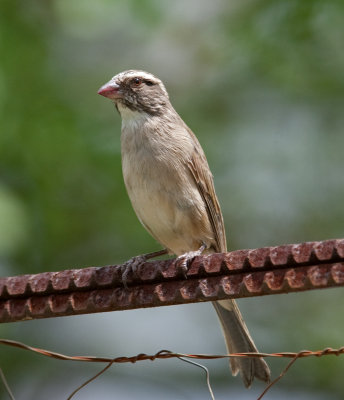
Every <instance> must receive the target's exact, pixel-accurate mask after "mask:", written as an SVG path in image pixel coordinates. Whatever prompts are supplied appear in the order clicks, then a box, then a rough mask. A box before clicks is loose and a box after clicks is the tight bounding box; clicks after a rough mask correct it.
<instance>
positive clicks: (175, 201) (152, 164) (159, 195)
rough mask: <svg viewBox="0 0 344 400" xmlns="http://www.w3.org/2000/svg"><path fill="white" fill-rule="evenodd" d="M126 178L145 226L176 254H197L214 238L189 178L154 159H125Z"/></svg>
mask: <svg viewBox="0 0 344 400" xmlns="http://www.w3.org/2000/svg"><path fill="white" fill-rule="evenodd" d="M122 166H123V176H124V181H125V184H126V187H127V191H128V195H129V198H130V200H131V203H132V205H133V208H134V210H135V212H136V214H137V216H138V218H139V219H140V221H141V223H142V224H143V226H144V227H145V228H146V229H147V230H148V231H149V232H150V233H151V235H152V236H153V237H154V238H155V239H156V240H157V241H158V242H160V243H161V244H162V245H163V246H164V247H166V248H167V249H168V250H169V251H170V252H171V253H173V254H177V255H180V254H183V253H185V252H187V251H192V250H197V249H198V248H199V247H200V246H201V244H202V243H203V242H204V243H206V244H208V243H211V242H212V240H213V237H212V236H213V235H212V234H211V228H210V224H209V221H208V216H207V213H206V210H205V207H204V204H203V200H202V198H201V196H200V194H199V192H198V189H197V188H196V186H195V185H194V184H193V181H192V180H191V181H190V180H186V178H188V174H187V172H186V171H183V172H182V171H181V170H180V169H179V170H178V169H174V170H171V165H164V164H163V163H162V162H161V161H158V160H156V159H154V158H153V157H152V156H151V155H144V154H143V153H142V154H141V155H139V156H137V157H135V159H134V158H130V157H127V156H126V155H124V156H122Z"/></svg>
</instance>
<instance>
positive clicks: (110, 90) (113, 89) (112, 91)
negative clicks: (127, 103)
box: [98, 81, 122, 100]
mask: <svg viewBox="0 0 344 400" xmlns="http://www.w3.org/2000/svg"><path fill="white" fill-rule="evenodd" d="M119 89H120V87H119V85H117V84H116V83H114V82H111V81H110V82H108V83H105V85H103V86H102V87H101V88H100V89H99V90H98V94H100V95H102V96H104V97H107V98H108V99H111V100H115V99H119V98H121V97H122V93H121V92H120V90H119Z"/></svg>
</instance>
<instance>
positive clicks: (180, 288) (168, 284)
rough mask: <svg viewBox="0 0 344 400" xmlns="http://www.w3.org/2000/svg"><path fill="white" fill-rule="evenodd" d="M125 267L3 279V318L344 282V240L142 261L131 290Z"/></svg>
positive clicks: (0, 285)
mask: <svg viewBox="0 0 344 400" xmlns="http://www.w3.org/2000/svg"><path fill="white" fill-rule="evenodd" d="M120 267H121V266H120V265H118V266H116V265H115V266H106V267H89V268H83V269H72V270H65V271H60V272H45V273H41V274H35V275H21V276H14V277H9V278H0V322H14V321H22V320H27V319H36V318H49V317H58V316H67V315H77V314H89V313H95V312H104V311H116V310H128V309H134V308H143V307H158V306H167V305H172V304H184V303H194V302H200V301H213V300H219V299H224V298H241V297H253V296H262V295H269V294H277V293H289V292H297V291H303V290H311V289H320V288H329V287H336V286H344V239H336V240H326V241H322V242H306V243H301V244H292V245H285V246H276V247H263V248H260V249H254V250H237V251H232V252H230V253H219V254H210V255H204V256H200V257H196V258H195V259H194V261H193V262H192V264H191V266H190V268H189V270H188V272H187V277H184V275H183V272H182V271H181V270H180V269H179V268H178V267H176V265H175V260H164V261H153V262H145V263H143V264H141V265H140V266H139V268H138V270H137V273H136V275H135V276H134V275H133V274H129V276H128V280H127V284H128V286H129V290H127V289H125V288H124V287H123V283H122V280H121V269H120Z"/></svg>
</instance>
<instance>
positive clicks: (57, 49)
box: [0, 0, 344, 398]
mask: <svg viewBox="0 0 344 400" xmlns="http://www.w3.org/2000/svg"><path fill="white" fill-rule="evenodd" d="M343 16H344V3H343V2H342V1H340V0H333V1H331V2H324V1H320V0H310V1H306V2H300V1H296V0H290V1H285V0H277V1H276V0H261V1H259V0H245V1H241V0H232V1H230V2H227V1H224V0H216V1H212V2H207V1H204V0H202V1H196V0H187V1H182V0H178V1H175V2H167V1H158V0H141V1H138V0H130V1H119V0H118V1H109V0H99V1H97V2H95V1H92V0H83V1H81V0H74V1H69V0H50V1H42V0H32V1H24V0H2V1H1V3H0V54H1V58H0V275H2V276H5V275H16V274H20V273H34V272H42V271H48V270H57V269H63V268H69V267H78V266H83V265H103V264H115V263H119V262H121V261H123V260H125V259H127V258H129V257H131V256H133V255H135V254H140V253H144V252H149V251H153V250H155V249H157V248H159V246H158V244H156V243H155V242H154V240H153V239H151V238H150V237H149V235H148V234H147V233H146V232H145V231H144V229H143V228H142V227H141V226H140V224H139V222H138V221H137V219H136V216H135V215H134V212H133V211H132V209H131V206H130V202H129V200H128V197H127V195H126V192H125V188H124V185H123V181H122V175H121V167H120V143H119V140H120V138H119V135H120V118H119V116H118V115H117V114H116V112H115V110H114V107H113V106H112V104H111V103H110V102H106V101H105V100H104V99H103V98H101V97H100V96H97V94H96V92H97V89H98V88H99V87H100V86H101V85H102V84H103V83H105V82H106V81H107V80H108V79H109V78H110V77H111V76H113V75H114V74H116V73H118V72H120V71H121V70H124V69H129V68H137V69H145V70H148V71H150V72H153V73H155V74H157V75H158V76H159V77H160V78H162V79H163V81H164V82H165V83H166V86H167V88H168V90H169V93H170V97H171V100H172V102H173V104H174V105H175V108H176V109H177V110H178V111H179V112H180V114H181V115H182V117H183V118H184V120H185V121H186V122H187V123H188V124H189V125H190V127H191V128H192V129H193V130H194V131H195V132H196V133H197V136H198V137H199V139H200V142H201V143H202V145H203V147H204V149H205V151H206V153H207V156H208V159H209V163H210V165H211V168H212V171H213V173H214V176H215V184H216V187H217V192H218V195H219V198H220V202H221V204H222V208H223V213H224V217H225V221H226V224H227V230H228V237H229V240H228V241H229V246H230V247H231V248H232V249H234V248H245V247H259V246H266V245H274V244H282V243H292V242H299V241H306V240H322V239H328V238H334V237H342V236H343V226H344V213H343V198H344V173H343V165H344V162H343V148H344V134H343V126H344V113H343V108H344V72H343V71H344V52H343V51H342V47H343V37H344V24H343ZM340 296H341V291H340V290H338V291H332V292H331V291H329V292H326V293H321V294H319V293H307V294H302V295H293V296H289V297H288V302H285V301H284V300H283V299H284V298H282V297H281V298H274V299H264V300H263V301H262V300H261V299H260V300H257V301H254V300H251V301H250V302H249V303H248V302H246V301H245V302H243V308H244V310H245V315H247V316H248V320H249V321H250V322H248V325H249V326H251V325H254V326H255V327H256V329H257V331H258V336H259V339H258V342H260V343H263V346H261V347H262V348H264V350H266V351H268V350H269V346H270V350H271V351H282V350H289V349H290V350H291V351H296V350H298V349H301V348H302V347H307V348H321V347H325V346H333V347H336V346H338V347H339V346H342V345H343V341H342V337H341V335H340V332H341V331H342V330H343V329H344V320H343V318H342V317H340V316H339V315H340V313H339V312H338V311H339V310H338V308H337V307H338V304H340V303H339V301H340V299H341V297H340ZM267 309H268V310H269V313H267ZM281 315H283V318H281V317H280V316H281ZM69 321H70V320H69ZM324 321H326V323H325V322H324ZM69 323H70V322H69ZM23 324H24V325H23ZM23 324H14V325H11V326H6V327H5V328H4V330H3V332H4V333H6V334H7V335H8V336H9V335H10V337H11V338H13V339H18V340H23V341H25V339H24V338H23V337H21V336H20V335H21V332H22V334H23V335H24V333H23V332H27V335H29V336H37V335H38V336H39V337H41V334H39V333H38V328H37V329H36V330H35V326H38V323H37V324H36V325H31V326H30V328H19V327H27V326H28V325H25V324H28V323H23ZM45 324H46V325H39V326H44V329H47V330H49V328H48V327H51V326H54V327H56V326H57V325H54V324H59V325H58V326H60V327H62V326H64V327H65V328H63V329H66V330H67V332H68V322H66V321H65V320H64V322H61V320H60V322H55V321H46V322H45ZM48 324H50V325H48ZM63 324H64V325H63ZM22 329H23V330H22ZM25 329H27V331H26V330H25ZM51 329H53V328H51ZM60 329H62V328H60ZM122 334H124V335H125V332H122ZM206 335H207V333H206V332H205V336H206ZM301 343H302V344H301ZM114 345H115V344H114ZM272 345H273V346H272ZM221 349H222V348H220V350H219V351H221ZM176 350H177V351H178V349H176ZM62 351H63V348H62ZM105 351H106V350H105ZM202 351H203V352H207V349H206V348H203V349H202ZM222 351H223V349H222ZM11 354H13V351H11V353H10V352H7V351H5V352H3V357H2V362H3V363H5V364H6V365H8V371H13V372H14V371H16V373H17V372H18V368H19V367H18V364H17V363H16V362H14V360H13V359H12V358H11ZM15 357H16V359H17V360H18V359H20V360H21V363H22V364H21V368H25V365H26V363H25V362H24V360H31V361H30V362H31V365H32V363H33V361H32V359H30V357H29V356H28V355H25V356H24V355H22V354H21V353H18V352H17V353H16V354H15ZM20 357H23V358H20ZM28 362H29V361H28ZM302 362H303V361H302ZM305 363H307V371H308V373H307V374H306V376H305V373H304V371H305V369H304V367H303V366H301V363H300V367H299V364H298V365H296V366H295V367H293V368H294V369H295V371H296V372H295V373H293V372H292V371H290V374H291V376H292V379H293V386H294V388H296V387H300V388H302V389H307V388H308V389H309V390H310V391H312V390H317V391H318V390H325V391H326V393H327V395H326V398H329V397H328V396H329V394H330V393H331V395H333V396H337V395H338V398H342V396H343V394H344V392H343V388H342V385H341V376H342V374H343V372H344V366H343V365H344V364H343V361H342V360H341V359H338V360H334V359H333V358H328V359H326V361H324V362H323V363H316V362H314V360H307V361H304V364H303V365H305ZM39 365H42V366H41V367H40V368H44V367H43V366H44V365H45V364H44V361H43V363H42V364H39ZM38 368H39V367H37V369H38ZM298 368H299V369H298ZM23 371H24V370H21V373H22V374H24V372H23ZM175 373H176V374H178V371H175ZM227 374H228V372H227V370H226V371H222V370H221V371H220V372H219V376H222V379H224V380H226V379H227ZM0 390H1V389H0ZM0 393H1V392H0ZM35 398H36V397H35ZM37 398H38V397H37ZM333 398H335V397H333Z"/></svg>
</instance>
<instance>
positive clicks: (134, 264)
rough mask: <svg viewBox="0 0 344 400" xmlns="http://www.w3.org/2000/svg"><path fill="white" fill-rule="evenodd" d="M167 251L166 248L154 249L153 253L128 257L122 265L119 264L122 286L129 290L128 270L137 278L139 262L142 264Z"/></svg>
mask: <svg viewBox="0 0 344 400" xmlns="http://www.w3.org/2000/svg"><path fill="white" fill-rule="evenodd" d="M167 253H168V251H167V249H163V250H158V251H154V252H153V253H148V254H142V255H140V256H135V257H132V258H130V259H129V260H128V261H126V262H125V263H124V264H123V265H121V267H120V269H121V274H122V283H123V286H124V287H125V289H127V290H129V288H128V284H127V281H128V275H129V274H130V272H131V273H132V274H133V276H134V277H135V278H137V277H138V275H137V270H138V268H139V266H140V265H141V264H143V263H144V262H146V261H147V260H149V259H150V258H154V257H158V256H162V255H164V254H167Z"/></svg>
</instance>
